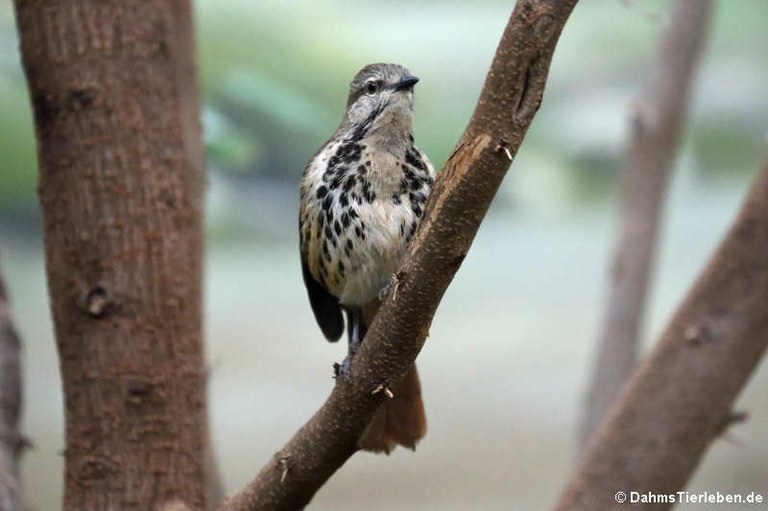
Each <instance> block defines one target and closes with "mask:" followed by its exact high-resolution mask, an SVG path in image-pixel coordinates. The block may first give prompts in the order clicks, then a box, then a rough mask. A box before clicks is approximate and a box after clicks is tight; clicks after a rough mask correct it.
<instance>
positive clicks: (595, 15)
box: [0, 0, 768, 218]
mask: <svg viewBox="0 0 768 511" xmlns="http://www.w3.org/2000/svg"><path fill="white" fill-rule="evenodd" d="M628 4H629V5H630V6H629V7H628V6H627V5H628ZM388 5H389V7H388V8H384V7H383V6H382V5H381V4H379V3H377V2H372V1H363V2H346V1H345V2H342V1H338V0H336V1H334V0H330V1H325V2H309V1H304V0H302V1H293V2H277V1H275V0H273V1H265V2H251V1H247V0H229V1H227V2H215V1H213V0H200V1H198V2H197V3H196V11H197V12H196V16H197V25H198V36H199V41H198V55H199V62H198V64H199V69H200V76H201V84H202V91H203V101H204V109H203V124H204V128H205V141H206V148H207V154H208V160H209V168H210V169H211V171H212V172H214V173H217V174H219V175H220V176H221V177H222V178H224V179H217V180H215V183H216V187H225V188H226V187H227V183H230V186H231V187H232V188H235V189H237V190H242V189H247V188H252V189H257V188H259V187H264V184H263V180H264V179H268V180H269V186H268V187H267V189H268V190H269V191H270V192H269V193H270V194H271V195H273V196H274V195H275V193H273V191H274V190H276V187H280V186H282V187H283V188H285V189H290V190H293V189H294V188H295V186H296V182H297V180H298V178H299V175H300V173H301V170H302V168H303V166H304V164H305V162H306V161H307V159H308V158H309V157H310V156H311V155H312V154H313V153H314V152H315V151H316V149H317V148H318V147H319V146H320V145H321V144H322V143H323V141H324V140H325V139H326V138H327V137H328V136H329V135H330V134H331V133H332V132H333V130H334V129H335V127H336V126H337V124H338V122H339V120H340V118H341V114H342V112H343V109H344V105H345V101H346V92H347V84H348V82H349V80H350V78H351V77H352V75H353V74H354V73H355V72H356V71H357V70H358V69H359V68H360V67H361V66H363V65H365V64H366V63H369V62H373V61H384V60H388V61H396V62H400V63H403V64H405V65H406V66H409V67H410V68H411V70H412V71H413V72H414V73H415V74H416V75H417V76H420V77H421V78H422V82H421V83H420V84H419V86H418V87H417V93H416V121H415V122H416V125H415V132H416V138H417V142H418V144H419V145H420V146H421V147H422V148H423V149H424V150H425V151H426V152H427V154H429V155H430V157H431V159H432V160H433V162H434V164H435V166H436V167H439V166H440V165H441V164H442V163H443V161H444V160H445V158H447V156H448V155H449V154H450V152H451V150H452V148H453V144H454V143H455V142H456V140H457V138H458V136H459V135H460V134H461V132H462V130H463V128H464V126H465V124H466V122H467V120H468V117H469V115H470V114H471V111H472V108H473V106H474V102H475V100H476V96H477V93H478V91H479V89H480V86H481V85H482V79H483V74H484V70H485V69H486V68H487V65H488V63H489V62H490V58H491V56H492V53H493V49H494V47H495V45H496V43H497V38H498V33H499V32H500V30H501V28H502V27H503V24H504V22H505V20H506V17H507V15H508V10H509V5H508V2H506V1H504V2H502V1H485V2H480V3H472V4H455V3H447V2H438V1H431V2H421V3H412V2H400V3H398V5H399V7H398V8H395V9H393V8H391V4H388ZM666 5H667V4H666V2H664V1H660V0H656V1H649V2H639V1H637V2H627V1H620V0H615V1H613V2H583V3H582V4H580V5H579V6H578V8H577V9H576V11H575V13H574V17H573V19H572V21H571V22H570V23H569V25H568V27H566V30H565V33H564V35H563V40H562V43H561V44H560V46H559V48H558V51H557V53H556V55H555V62H554V65H553V68H552V76H551V83H550V84H549V86H548V91H547V96H546V100H545V101H544V103H543V105H542V110H541V112H540V115H539V116H538V117H537V119H536V121H535V122H534V125H533V127H532V128H531V130H530V132H529V135H528V139H527V140H526V143H525V144H524V146H523V148H522V149H521V151H520V153H519V154H518V157H517V161H516V164H515V171H514V172H513V173H512V174H511V175H510V178H509V179H508V180H507V181H508V182H507V184H506V186H505V189H504V192H503V193H502V195H501V197H500V199H499V201H497V203H500V204H512V203H516V202H517V203H519V204H518V205H519V206H520V207H522V208H532V210H534V211H535V210H537V209H538V210H540V209H542V208H543V209H544V210H549V209H554V210H562V209H564V208H565V209H568V208H571V207H578V206H579V205H589V204H593V203H595V202H600V201H602V200H604V199H605V198H606V197H610V195H611V191H612V190H613V188H614V186H615V182H616V180H615V175H616V173H617V171H618V170H619V168H620V162H621V155H622V151H623V148H624V137H625V133H624V124H625V119H626V118H627V116H628V110H629V101H631V98H632V97H634V94H635V92H636V90H637V87H638V84H639V83H641V79H642V75H643V73H644V71H645V65H646V64H647V62H648V61H649V59H650V58H651V57H652V52H653V48H654V47H655V44H656V39H657V36H658V34H659V32H660V30H661V28H662V27H663V24H664V23H665V22H666ZM447 7H449V8H447ZM765 19H768V2H728V3H726V2H721V3H720V5H719V9H718V13H717V21H716V27H715V34H714V40H713V42H712V43H711V44H710V48H709V51H708V53H707V55H706V56H705V66H704V69H703V71H702V77H703V80H702V81H703V82H705V84H706V82H707V81H710V82H714V85H712V84H711V86H709V87H706V86H704V87H698V88H697V99H698V101H697V103H696V105H697V106H696V108H694V110H693V117H692V119H693V122H692V125H691V127H692V129H691V132H690V134H691V135H690V140H691V143H690V144H687V146H686V147H687V150H688V151H692V152H693V153H694V155H693V156H694V158H693V160H694V161H695V162H696V164H697V168H696V170H697V171H700V172H701V174H702V175H703V176H705V177H714V176H719V177H723V176H729V175H731V174H732V173H733V172H734V171H738V172H737V173H743V172H754V170H755V168H756V167H757V166H758V165H759V162H760V159H761V158H763V157H765V152H766V151H765V150H764V148H763V147H764V142H763V137H764V130H765V123H764V119H765V116H766V115H768V106H766V104H765V101H766V96H765V94H763V93H761V92H760V91H762V90H765V87H764V86H768V74H766V67H765V65H764V63H765V56H764V52H763V50H764V48H765V47H766V46H767V43H768V35H766V34H767V33H768V32H766V31H765V30H764V20H765ZM736 60H738V61H739V62H742V63H744V65H743V68H744V69H743V70H742V72H741V74H739V75H738V83H736V80H737V78H735V76H736V75H733V76H732V75H731V74H730V73H728V72H723V71H722V70H723V69H728V66H729V65H732V63H733V62H734V61H736ZM0 73H1V74H0V112H2V115H1V116H0V213H2V212H14V213H15V214H17V215H18V214H19V213H20V212H21V213H23V212H25V211H26V212H30V211H34V210H35V209H36V204H35V200H34V199H35V182H36V175H35V147H34V138H33V127H32V121H31V111H30V107H29V103H28V98H27V95H26V88H25V85H24V81H23V75H22V72H21V68H20V64H19V57H18V49H17V44H16V38H15V28H14V26H13V16H12V11H11V9H10V5H3V6H0ZM711 77H715V79H710V78H711ZM729 77H731V79H732V82H728V78H729ZM745 81H749V82H750V83H754V86H753V87H751V88H750V87H747V88H744V86H743V85H744V82H745ZM732 84H733V85H738V86H740V87H741V88H738V89H736V90H737V91H738V94H730V95H729V94H728V92H729V87H730V86H731V85H732ZM729 101H739V102H740V105H741V106H740V107H739V108H736V107H734V106H733V105H732V104H731V103H729ZM713 105H717V106H713ZM724 112H726V113H725V114H724ZM281 183H282V184H281ZM213 191H214V192H215V191H216V190H213ZM281 196H282V195H281ZM285 196H286V197H289V199H288V200H290V197H291V195H290V194H285ZM255 200H257V199H254V198H253V197H249V198H248V200H247V202H248V203H249V204H250V203H253V202H254V201H255ZM238 207H239V208H242V204H239V205H238V204H237V203H234V204H233V202H232V201H231V200H228V199H225V200H219V201H214V207H213V208H212V210H213V211H212V213H213V214H214V215H216V212H217V210H219V209H220V208H224V209H226V208H231V209H233V210H238ZM290 207H291V208H292V207H293V205H290ZM233 214H234V215H236V216H237V215H240V214H241V213H238V212H235V213H233ZM0 218H2V216H0Z"/></svg>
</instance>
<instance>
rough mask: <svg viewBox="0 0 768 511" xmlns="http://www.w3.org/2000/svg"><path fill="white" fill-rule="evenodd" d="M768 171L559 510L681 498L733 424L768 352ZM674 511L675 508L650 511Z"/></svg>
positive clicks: (606, 424) (611, 419)
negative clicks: (629, 498)
mask: <svg viewBox="0 0 768 511" xmlns="http://www.w3.org/2000/svg"><path fill="white" fill-rule="evenodd" d="M766 254H768V167H766V169H765V170H764V171H763V173H762V174H761V175H760V176H759V178H758V179H757V180H756V181H755V183H754V185H753V186H752V189H751V191H750V193H749V196H748V197H747V199H746V201H745V203H744V205H743V207H742V210H741V212H740V214H739V216H738V218H737V220H736V222H735V223H734V225H733V226H732V227H731V229H730V231H729V232H728V234H727V236H726V237H725V240H724V241H723V242H722V244H721V245H720V247H719V248H718V250H717V252H716V253H715V256H714V258H713V259H712V260H711V261H710V263H709V264H708V266H707V267H706V269H705V270H704V272H703V273H702V275H701V276H700V277H699V279H698V281H697V282H696V284H695V285H694V287H693V289H692V290H691V291H690V293H689V294H688V296H687V297H686V299H685V301H684V302H683V303H682V305H681V306H680V308H679V309H678V311H677V313H676V314H675V315H674V317H673V319H672V321H671V323H670V324H669V326H668V327H667V329H666V331H665V332H664V334H663V335H662V337H661V340H660V341H659V343H658V345H657V346H656V348H655V349H654V350H653V352H652V354H651V355H650V356H649V357H648V358H647V359H646V360H645V362H644V363H643V364H642V365H641V367H640V368H639V369H638V371H637V373H636V374H635V376H634V377H633V378H632V380H631V382H630V384H629V386H628V388H627V389H626V392H625V393H624V394H623V396H622V397H621V401H620V402H619V403H617V404H616V405H615V406H614V407H613V408H611V410H610V411H609V412H608V416H607V418H606V420H605V421H604V422H603V423H602V424H601V426H600V429H599V430H598V431H597V433H596V435H595V437H594V438H593V440H592V441H591V442H590V446H589V448H588V449H587V451H586V453H585V454H584V457H583V459H582V462H581V466H580V467H579V469H578V470H577V472H576V473H575V474H574V475H573V476H572V478H571V481H570V484H569V485H568V487H567V489H566V490H565V492H564V494H563V495H562V497H561V500H560V503H559V504H558V506H557V509H558V510H562V511H565V510H568V511H576V510H585V511H592V510H595V509H600V510H610V509H619V508H623V506H621V505H619V504H617V503H616V501H615V500H614V494H615V493H616V492H617V491H624V492H630V491H638V492H641V493H643V492H653V493H663V494H670V493H674V492H676V491H678V490H680V489H681V488H682V487H683V485H684V484H685V483H686V481H687V480H688V478H689V477H690V475H691V473H692V472H693V470H694V469H695V468H696V466H697V465H698V463H699V460H700V459H701V457H702V456H703V455H704V452H705V451H706V449H707V446H708V445H709V443H710V442H711V441H712V440H713V439H714V438H715V437H716V436H717V435H719V434H720V432H721V431H722V429H723V427H724V425H725V424H728V423H729V422H730V421H731V417H732V413H731V408H732V405H733V401H734V399H735V398H736V396H737V395H738V393H739V392H740V391H741V389H742V387H743V386H744V385H745V384H746V382H747V380H748V379H749V376H750V373H751V372H752V370H753V369H754V368H755V366H756V365H757V363H758V361H759V360H760V357H761V356H762V355H763V353H764V351H765V349H766V346H768V320H767V319H766V315H765V304H766V303H768V258H767V257H766ZM646 507H647V508H648V509H669V508H670V507H672V504H656V505H650V506H646Z"/></svg>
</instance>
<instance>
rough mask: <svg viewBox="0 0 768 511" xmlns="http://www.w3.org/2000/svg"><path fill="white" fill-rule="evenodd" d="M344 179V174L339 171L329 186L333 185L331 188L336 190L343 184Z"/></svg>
mask: <svg viewBox="0 0 768 511" xmlns="http://www.w3.org/2000/svg"><path fill="white" fill-rule="evenodd" d="M343 179H344V174H342V173H341V172H339V173H337V174H336V175H335V176H334V178H333V180H332V181H331V184H330V185H328V186H330V187H331V190H335V189H337V188H338V187H340V186H341V182H342V180H343Z"/></svg>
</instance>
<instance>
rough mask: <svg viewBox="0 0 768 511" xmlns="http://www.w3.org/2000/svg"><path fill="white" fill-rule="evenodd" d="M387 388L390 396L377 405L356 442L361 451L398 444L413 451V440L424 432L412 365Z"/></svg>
mask: <svg viewBox="0 0 768 511" xmlns="http://www.w3.org/2000/svg"><path fill="white" fill-rule="evenodd" d="M391 390H392V394H393V397H392V398H390V399H387V400H386V401H384V403H383V404H382V405H381V406H380V407H379V409H378V410H377V411H376V415H374V416H373V420H372V421H371V423H370V424H369V425H368V428H367V429H366V430H365V432H364V433H363V436H362V437H360V440H359V441H358V445H359V446H360V448H361V449H363V450H366V451H371V452H376V453H380V452H383V453H386V454H389V453H390V452H391V451H392V449H394V448H395V447H396V446H398V445H402V446H403V447H407V448H409V449H411V450H416V443H417V442H418V441H419V440H421V439H422V438H423V437H424V435H425V434H426V433H427V418H426V415H425V414H424V402H423V401H422V400H421V383H420V382H419V373H418V371H417V370H416V365H415V364H414V365H413V367H411V370H410V371H408V374H406V375H405V378H403V381H401V382H400V383H399V384H398V385H396V386H394V387H392V389H391Z"/></svg>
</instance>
